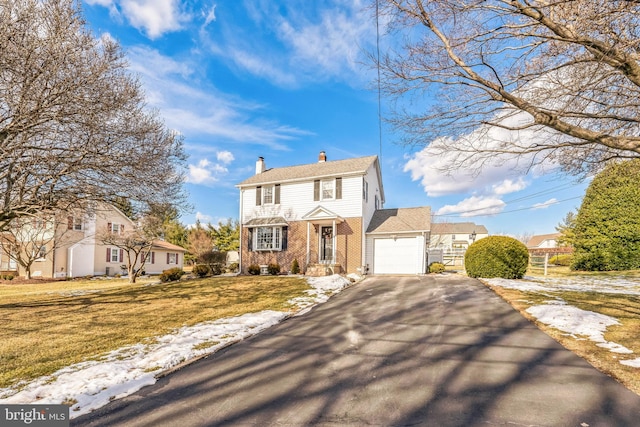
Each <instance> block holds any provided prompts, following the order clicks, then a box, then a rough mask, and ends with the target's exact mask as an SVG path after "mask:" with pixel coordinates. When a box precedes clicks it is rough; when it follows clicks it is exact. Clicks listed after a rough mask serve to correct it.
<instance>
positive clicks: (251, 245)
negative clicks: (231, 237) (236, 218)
mask: <svg viewBox="0 0 640 427" xmlns="http://www.w3.org/2000/svg"><path fill="white" fill-rule="evenodd" d="M248 230H249V242H248V244H247V249H248V250H249V252H251V251H253V228H249V229H248Z"/></svg>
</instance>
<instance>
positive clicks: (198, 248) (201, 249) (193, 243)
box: [187, 221, 214, 261]
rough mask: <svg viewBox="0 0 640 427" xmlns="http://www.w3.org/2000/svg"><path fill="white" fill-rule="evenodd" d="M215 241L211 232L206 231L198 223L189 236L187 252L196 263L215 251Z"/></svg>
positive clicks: (197, 222) (198, 222)
mask: <svg viewBox="0 0 640 427" xmlns="http://www.w3.org/2000/svg"><path fill="white" fill-rule="evenodd" d="M213 247H214V240H213V238H212V237H211V232H210V231H207V230H205V228H204V227H203V226H202V224H201V223H200V221H196V225H195V227H193V228H191V229H189V232H188V234H187V251H188V252H189V255H191V256H192V257H193V259H194V260H195V261H198V260H199V259H200V257H201V256H202V255H204V254H206V253H209V252H211V251H213Z"/></svg>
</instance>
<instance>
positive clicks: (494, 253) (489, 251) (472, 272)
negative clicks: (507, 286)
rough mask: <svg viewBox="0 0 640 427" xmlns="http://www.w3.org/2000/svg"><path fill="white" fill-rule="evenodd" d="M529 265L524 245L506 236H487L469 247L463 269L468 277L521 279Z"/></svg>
mask: <svg viewBox="0 0 640 427" xmlns="http://www.w3.org/2000/svg"><path fill="white" fill-rule="evenodd" d="M528 265H529V251H528V250H527V247H526V246H525V245H524V243H522V242H520V241H518V240H516V239H514V238H513V237H507V236H489V237H485V238H484V239H480V240H477V241H476V242H475V243H473V244H471V246H469V249H467V252H466V253H465V257H464V267H465V270H466V271H467V275H468V276H469V277H482V278H486V279H489V278H492V277H501V278H503V279H521V278H522V277H523V276H524V273H525V272H526V271H527V266H528Z"/></svg>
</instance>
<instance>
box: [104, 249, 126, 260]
mask: <svg viewBox="0 0 640 427" xmlns="http://www.w3.org/2000/svg"><path fill="white" fill-rule="evenodd" d="M123 258H124V250H122V249H120V248H107V262H122V260H123Z"/></svg>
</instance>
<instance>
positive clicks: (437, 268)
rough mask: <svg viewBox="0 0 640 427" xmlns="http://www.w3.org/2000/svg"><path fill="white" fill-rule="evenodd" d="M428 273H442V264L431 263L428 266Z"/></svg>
mask: <svg viewBox="0 0 640 427" xmlns="http://www.w3.org/2000/svg"><path fill="white" fill-rule="evenodd" d="M429 273H444V264H443V263H441V262H432V263H431V264H429Z"/></svg>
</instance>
